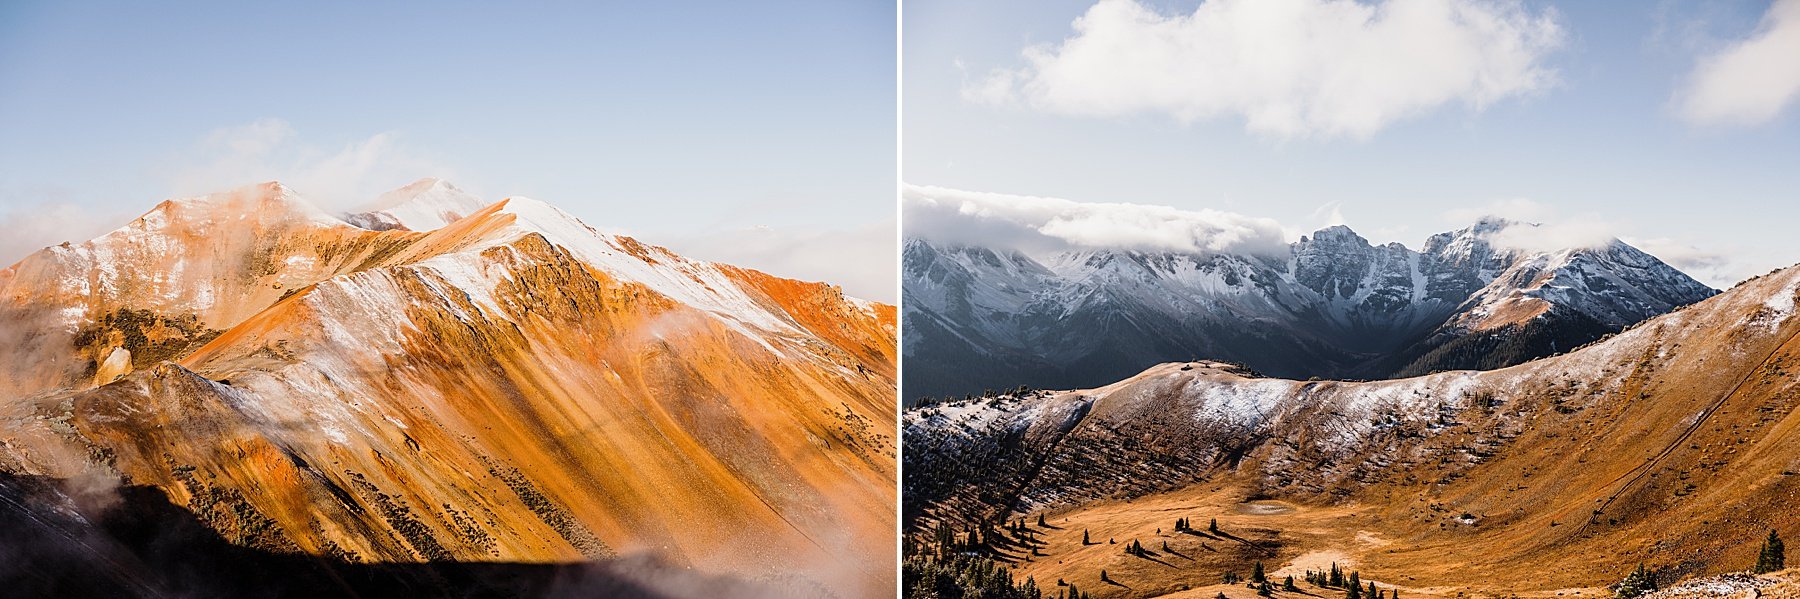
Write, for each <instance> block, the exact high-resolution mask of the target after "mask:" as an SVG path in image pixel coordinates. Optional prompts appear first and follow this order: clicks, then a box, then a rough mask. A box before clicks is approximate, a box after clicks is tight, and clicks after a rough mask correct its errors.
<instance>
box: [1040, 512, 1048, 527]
mask: <svg viewBox="0 0 1800 599" xmlns="http://www.w3.org/2000/svg"><path fill="white" fill-rule="evenodd" d="M1046 527H1047V525H1045V524H1044V515H1043V514H1038V528H1046Z"/></svg>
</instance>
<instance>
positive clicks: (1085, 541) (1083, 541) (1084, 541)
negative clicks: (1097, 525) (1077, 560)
mask: <svg viewBox="0 0 1800 599" xmlns="http://www.w3.org/2000/svg"><path fill="white" fill-rule="evenodd" d="M1081 544H1083V545H1092V544H1094V543H1093V542H1092V541H1090V540H1088V531H1087V529H1085V528H1083V529H1081Z"/></svg>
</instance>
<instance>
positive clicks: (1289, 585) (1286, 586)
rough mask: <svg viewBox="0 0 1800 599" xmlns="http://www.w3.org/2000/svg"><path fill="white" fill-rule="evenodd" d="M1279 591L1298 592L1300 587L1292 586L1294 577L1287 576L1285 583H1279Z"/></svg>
mask: <svg viewBox="0 0 1800 599" xmlns="http://www.w3.org/2000/svg"><path fill="white" fill-rule="evenodd" d="M1281 590H1283V591H1287V592H1290V593H1292V592H1294V591H1298V590H1300V587H1297V586H1294V577H1293V576H1289V577H1287V580H1286V581H1283V582H1282V583H1281Z"/></svg>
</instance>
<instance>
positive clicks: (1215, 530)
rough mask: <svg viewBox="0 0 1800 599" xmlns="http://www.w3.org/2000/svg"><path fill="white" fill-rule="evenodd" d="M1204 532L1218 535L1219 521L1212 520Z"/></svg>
mask: <svg viewBox="0 0 1800 599" xmlns="http://www.w3.org/2000/svg"><path fill="white" fill-rule="evenodd" d="M1206 531H1207V532H1210V533H1213V534H1218V533H1219V519H1218V518H1213V519H1212V522H1209V523H1207V525H1206Z"/></svg>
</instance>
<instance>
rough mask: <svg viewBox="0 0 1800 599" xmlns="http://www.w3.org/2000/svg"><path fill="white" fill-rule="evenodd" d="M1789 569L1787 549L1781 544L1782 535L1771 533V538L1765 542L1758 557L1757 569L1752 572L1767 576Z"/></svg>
mask: <svg viewBox="0 0 1800 599" xmlns="http://www.w3.org/2000/svg"><path fill="white" fill-rule="evenodd" d="M1786 567H1787V548H1786V547H1785V546H1783V544H1782V542H1781V535H1778V534H1775V531H1773V530H1771V531H1769V538H1767V539H1764V540H1763V544H1762V549H1761V551H1759V552H1758V553H1757V555H1756V567H1755V568H1752V569H1751V570H1750V571H1751V572H1752V573H1755V574H1766V573H1769V572H1774V571H1776V570H1781V569H1783V568H1786Z"/></svg>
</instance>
